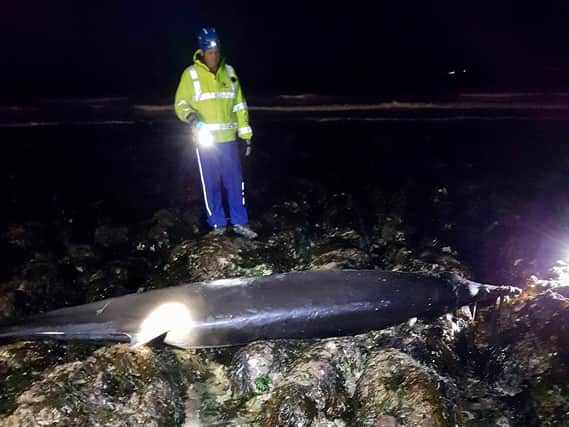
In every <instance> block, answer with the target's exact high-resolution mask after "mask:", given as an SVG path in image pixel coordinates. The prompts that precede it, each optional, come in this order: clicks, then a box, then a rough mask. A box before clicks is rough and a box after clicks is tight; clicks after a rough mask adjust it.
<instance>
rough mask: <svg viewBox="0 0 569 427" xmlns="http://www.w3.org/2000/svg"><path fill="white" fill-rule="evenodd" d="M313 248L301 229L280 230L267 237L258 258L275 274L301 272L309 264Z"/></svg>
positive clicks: (304, 230)
mask: <svg viewBox="0 0 569 427" xmlns="http://www.w3.org/2000/svg"><path fill="white" fill-rule="evenodd" d="M312 246H313V242H312V238H311V236H310V233H309V232H308V231H307V230H306V229H304V228H301V227H296V228H292V229H290V228H289V229H284V230H280V231H278V232H276V233H273V234H271V235H270V236H268V238H267V241H266V244H265V245H264V247H263V248H262V251H263V254H262V255H261V254H260V256H261V257H262V259H266V260H267V262H268V263H269V264H270V265H272V266H273V271H275V272H286V271H293V270H303V269H306V267H307V266H308V265H309V263H310V259H311V249H312Z"/></svg>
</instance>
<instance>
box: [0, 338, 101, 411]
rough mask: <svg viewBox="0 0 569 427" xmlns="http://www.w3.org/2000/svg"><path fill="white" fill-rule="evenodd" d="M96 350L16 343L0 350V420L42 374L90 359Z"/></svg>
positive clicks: (79, 346)
mask: <svg viewBox="0 0 569 427" xmlns="http://www.w3.org/2000/svg"><path fill="white" fill-rule="evenodd" d="M95 349H96V346H93V345H84V344H81V345H76V344H72V343H70V344H61V343H54V342H47V341H46V342H41V341H35V342H16V343H12V344H7V345H3V346H1V347H0V375H1V376H2V379H3V380H2V381H1V382H0V416H6V415H8V414H9V413H11V412H12V411H14V410H15V408H16V398H17V397H18V396H19V395H20V394H21V393H22V392H24V391H25V390H26V389H27V388H29V387H30V386H31V385H32V384H33V383H34V382H35V381H38V380H40V379H41V378H42V375H43V374H44V371H45V370H46V369H48V368H53V367H55V366H56V365H58V364H61V363H69V362H74V361H76V360H80V359H84V358H85V357H87V356H88V355H90V354H91V353H92V352H93V351H94V350H95Z"/></svg>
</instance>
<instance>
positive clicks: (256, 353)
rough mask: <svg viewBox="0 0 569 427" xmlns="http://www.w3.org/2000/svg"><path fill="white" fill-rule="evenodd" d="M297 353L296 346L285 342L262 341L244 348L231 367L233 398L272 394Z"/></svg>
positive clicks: (235, 356) (238, 353)
mask: <svg viewBox="0 0 569 427" xmlns="http://www.w3.org/2000/svg"><path fill="white" fill-rule="evenodd" d="M297 352H298V348H297V347H296V346H291V345H290V344H287V343H285V342H284V341H281V342H279V341H258V342H254V343H251V344H248V345H246V346H245V347H243V348H241V349H240V350H239V351H238V352H237V353H236V354H235V355H234V356H233V360H232V361H231V366H230V372H231V382H232V390H233V395H234V396H236V397H240V398H243V397H249V396H250V395H260V394H265V393H268V392H269V391H270V390H271V389H272V388H273V387H274V386H275V384H278V383H279V382H281V381H282V379H283V376H284V374H285V369H286V367H287V364H288V362H289V360H290V359H291V358H292V357H293V355H294V354H295V353H297Z"/></svg>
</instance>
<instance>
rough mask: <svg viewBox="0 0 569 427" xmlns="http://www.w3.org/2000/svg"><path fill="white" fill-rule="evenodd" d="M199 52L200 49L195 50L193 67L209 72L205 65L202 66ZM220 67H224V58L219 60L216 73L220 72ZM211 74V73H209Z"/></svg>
mask: <svg viewBox="0 0 569 427" xmlns="http://www.w3.org/2000/svg"><path fill="white" fill-rule="evenodd" d="M200 52H201V49H197V50H196V51H195V52H194V65H196V66H197V67H201V68H203V69H204V70H205V71H209V68H208V66H207V65H205V64H204V62H203V61H202V60H201V59H200V56H201V55H200ZM221 67H225V58H223V57H222V58H221V59H220V60H219V67H217V71H218V72H219V70H221ZM209 72H210V73H211V71H209Z"/></svg>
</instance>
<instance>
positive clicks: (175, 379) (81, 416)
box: [3, 345, 199, 426]
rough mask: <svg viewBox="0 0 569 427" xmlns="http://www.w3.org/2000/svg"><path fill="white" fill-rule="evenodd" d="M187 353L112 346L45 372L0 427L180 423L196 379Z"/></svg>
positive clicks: (193, 366) (192, 364)
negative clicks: (8, 426)
mask: <svg viewBox="0 0 569 427" xmlns="http://www.w3.org/2000/svg"><path fill="white" fill-rule="evenodd" d="M196 372H199V366H198V364H197V363H195V361H193V360H192V358H191V357H188V356H187V353H186V354H181V355H177V354H176V353H175V352H172V351H168V350H162V351H157V350H151V349H149V348H142V349H139V350H137V351H131V350H129V349H128V348H127V347H126V346H123V345H116V346H113V347H109V348H101V349H99V350H97V351H95V352H94V353H93V354H92V355H91V356H89V357H87V358H86V359H85V360H79V361H74V362H69V363H63V364H60V365H58V366H55V367H53V368H49V369H46V370H45V371H44V373H43V374H42V375H41V379H38V380H36V381H34V383H33V384H32V385H31V386H30V387H29V388H28V389H27V390H25V391H23V392H22V393H21V394H20V395H19V396H18V397H17V399H16V407H15V409H14V410H13V411H12V413H11V414H10V415H9V416H8V417H6V418H5V419H4V420H3V421H4V422H3V425H62V424H64V425H65V424H66V423H69V422H70V421H71V422H72V424H73V425H109V426H113V425H116V426H119V425H120V426H123V425H154V426H158V425H181V424H182V422H183V420H184V398H183V395H184V393H185V389H186V388H187V385H188V383H189V381H191V380H195V379H196V378H198V377H199V375H197V373H196Z"/></svg>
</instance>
